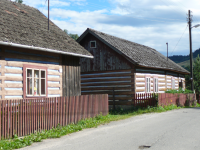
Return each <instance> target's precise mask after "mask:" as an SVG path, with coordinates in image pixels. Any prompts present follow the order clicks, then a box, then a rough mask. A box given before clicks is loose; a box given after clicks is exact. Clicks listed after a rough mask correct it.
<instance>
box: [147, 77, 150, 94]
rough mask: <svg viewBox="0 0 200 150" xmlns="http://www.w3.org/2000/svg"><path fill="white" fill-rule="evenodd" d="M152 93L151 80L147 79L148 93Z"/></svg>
mask: <svg viewBox="0 0 200 150" xmlns="http://www.w3.org/2000/svg"><path fill="white" fill-rule="evenodd" d="M150 92H151V78H150V77H146V93H150Z"/></svg>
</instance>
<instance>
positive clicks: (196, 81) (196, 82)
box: [193, 55, 200, 94]
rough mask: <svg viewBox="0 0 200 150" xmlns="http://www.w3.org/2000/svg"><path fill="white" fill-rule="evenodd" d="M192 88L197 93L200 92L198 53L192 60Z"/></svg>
mask: <svg viewBox="0 0 200 150" xmlns="http://www.w3.org/2000/svg"><path fill="white" fill-rule="evenodd" d="M193 72H194V75H193V76H194V89H195V92H196V93H197V94H199V93H200V58H199V55H198V56H197V58H196V60H195V62H194V68H193Z"/></svg>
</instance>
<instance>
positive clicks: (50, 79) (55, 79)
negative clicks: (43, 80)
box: [48, 77, 61, 81]
mask: <svg viewBox="0 0 200 150" xmlns="http://www.w3.org/2000/svg"><path fill="white" fill-rule="evenodd" d="M48 81H61V79H60V78H54V77H49V78H48Z"/></svg>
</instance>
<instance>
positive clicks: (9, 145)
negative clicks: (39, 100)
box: [0, 105, 200, 150]
mask: <svg viewBox="0 0 200 150" xmlns="http://www.w3.org/2000/svg"><path fill="white" fill-rule="evenodd" d="M198 106H200V105H198ZM180 108H181V107H177V106H175V105H169V106H164V107H161V106H159V107H148V108H145V109H140V108H133V109H131V110H123V109H118V110H116V111H112V112H110V113H109V114H108V115H106V116H102V115H98V116H97V117H94V118H89V119H85V120H81V121H79V122H78V123H77V124H70V125H67V126H64V127H61V126H59V125H58V126H57V127H56V128H52V129H51V130H48V131H42V132H36V133H34V134H31V135H28V136H25V137H23V138H18V137H17V136H16V135H15V136H14V137H13V139H9V140H1V141H0V149H1V150H12V149H18V148H22V147H25V146H29V145H31V144H32V143H33V142H41V141H42V140H43V139H47V138H59V137H61V136H63V135H67V134H70V133H73V132H77V131H81V130H83V129H86V128H93V127H97V126H98V125H101V124H105V123H109V122H111V121H117V120H121V119H126V118H129V117H132V116H135V115H140V114H144V113H153V112H165V111H168V110H173V109H180Z"/></svg>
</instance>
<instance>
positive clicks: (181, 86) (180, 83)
mask: <svg viewBox="0 0 200 150" xmlns="http://www.w3.org/2000/svg"><path fill="white" fill-rule="evenodd" d="M179 88H181V89H183V81H182V79H181V81H180V82H179Z"/></svg>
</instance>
